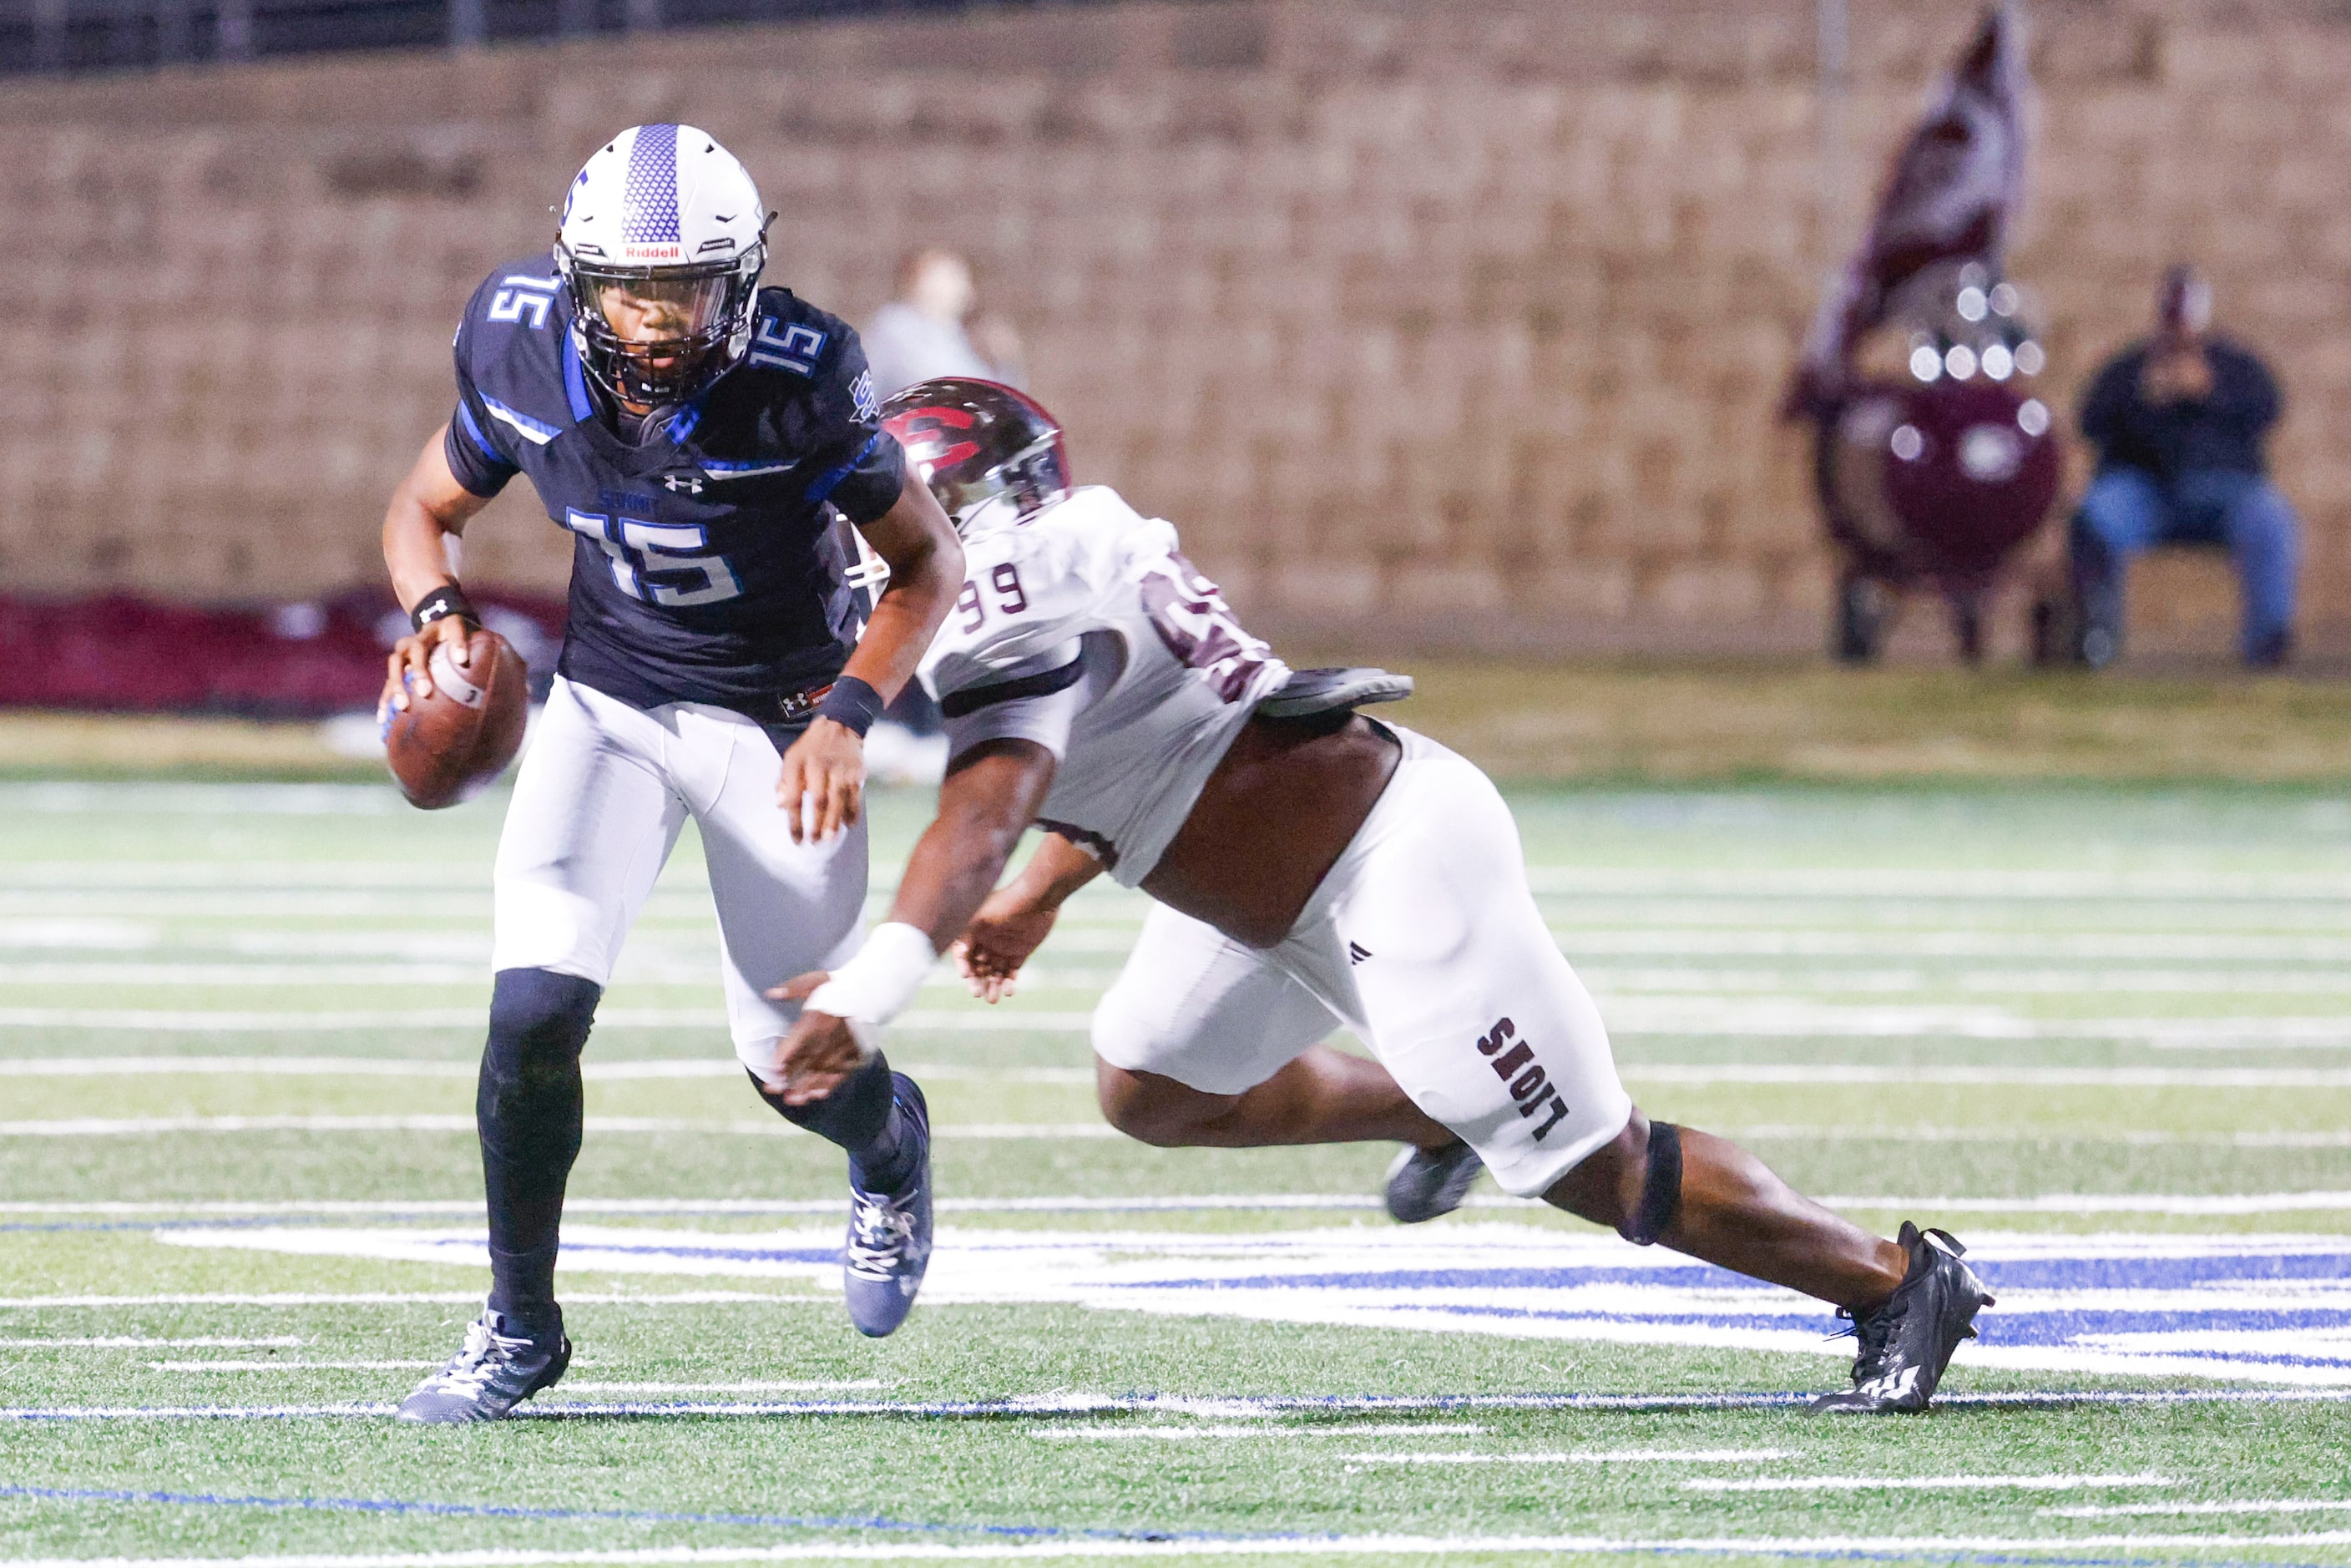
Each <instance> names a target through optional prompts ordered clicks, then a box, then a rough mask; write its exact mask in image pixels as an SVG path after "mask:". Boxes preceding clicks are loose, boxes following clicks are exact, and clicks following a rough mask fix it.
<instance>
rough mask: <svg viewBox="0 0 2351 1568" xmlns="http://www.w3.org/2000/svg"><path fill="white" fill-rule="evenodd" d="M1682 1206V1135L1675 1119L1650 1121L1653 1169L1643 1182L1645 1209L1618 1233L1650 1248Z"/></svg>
mask: <svg viewBox="0 0 2351 1568" xmlns="http://www.w3.org/2000/svg"><path fill="white" fill-rule="evenodd" d="M1681 1207H1682V1134H1681V1129H1680V1128H1678V1127H1677V1126H1675V1125H1674V1124H1672V1123H1671V1122H1652V1123H1650V1124H1649V1170H1648V1174H1647V1175H1646V1176H1644V1177H1643V1178H1642V1181H1641V1208H1640V1212H1639V1213H1637V1214H1635V1216H1634V1217H1633V1221H1632V1223H1631V1224H1630V1225H1625V1226H1620V1227H1618V1228H1617V1231H1616V1233H1617V1234H1618V1235H1619V1236H1622V1237H1623V1238H1624V1239H1625V1240H1627V1241H1630V1242H1631V1243H1632V1244H1633V1245H1634V1246H1635V1247H1650V1246H1654V1245H1656V1239H1657V1238H1658V1237H1660V1236H1663V1235H1664V1234H1665V1233H1666V1228H1667V1226H1669V1225H1671V1224H1673V1222H1674V1216H1675V1215H1677V1214H1678V1213H1679V1212H1681Z"/></svg>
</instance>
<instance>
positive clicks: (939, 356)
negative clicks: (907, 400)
mask: <svg viewBox="0 0 2351 1568" xmlns="http://www.w3.org/2000/svg"><path fill="white" fill-rule="evenodd" d="M978 298H979V294H978V290H977V288H976V287H974V286H973V283H972V278H971V266H970V264H969V263H967V262H966V261H965V260H964V258H963V257H961V256H957V255H956V253H955V252H953V251H951V250H922V251H916V252H914V254H913V255H911V256H907V257H906V259H905V260H904V261H902V262H900V263H899V264H898V297H897V298H894V299H893V300H891V301H890V302H889V303H888V304H887V305H884V306H883V307H882V308H880V309H879V310H876V311H874V312H873V319H872V320H871V321H869V322H867V323H866V325H865V329H864V338H865V357H866V359H867V360H868V361H871V362H872V366H873V390H874V392H876V393H878V394H879V395H881V396H883V397H888V396H890V395H891V394H892V393H893V392H898V391H900V390H902V389H904V388H906V387H910V386H913V385H914V383H915V382H926V381H930V380H932V379H933V378H935V377H938V376H977V377H979V378H981V379H982V380H984V381H991V382H1006V383H1007V384H1008V385H1012V386H1019V384H1020V383H1021V381H1022V379H1023V376H1022V367H1021V363H1020V338H1019V333H1018V332H1016V331H1015V330H1014V329H1013V328H1012V324H1011V323H1010V322H1008V321H1003V320H998V319H982V320H979V321H977V322H974V323H973V325H972V328H971V330H970V331H969V332H966V331H965V329H964V322H965V320H966V319H967V318H969V317H970V315H971V312H972V307H973V306H974V305H976V304H977V303H978ZM975 340H976V341H975Z"/></svg>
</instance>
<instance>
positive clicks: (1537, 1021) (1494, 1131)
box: [1093, 729, 1633, 1197]
mask: <svg viewBox="0 0 2351 1568" xmlns="http://www.w3.org/2000/svg"><path fill="white" fill-rule="evenodd" d="M1395 734H1396V737H1397V738H1398V739H1400V740H1401V741H1402V742H1403V743H1404V757H1403V758H1402V759H1401V760H1400V761H1399V762H1398V763H1397V764H1396V771H1395V778H1394V779H1391V780H1390V781H1389V784H1388V787H1387V789H1386V792H1385V793H1384V794H1383V795H1381V797H1380V800H1379V803H1378V805H1376V806H1374V808H1373V809H1372V814H1371V816H1370V817H1369V818H1367V819H1366V820H1365V821H1364V825H1363V827H1362V828H1361V829H1360V830H1359V831H1357V832H1356V834H1355V837H1354V840H1353V842H1351V843H1350V844H1349V845H1348V846H1347V849H1346V852H1344V853H1343V854H1342V855H1341V856H1340V857H1339V862H1338V864H1336V865H1335V866H1333V867H1332V869H1331V873H1330V875H1328V876H1327V877H1325V878H1323V880H1322V886H1321V887H1319V888H1317V889H1316V890H1315V893H1314V896H1313V898H1312V899H1311V900H1310V901H1309V902H1308V904H1307V905H1306V909H1305V912H1304V913H1303V914H1302V915H1300V917H1299V921H1298V924H1297V925H1296V926H1295V927H1293V928H1292V929H1291V931H1290V935H1289V936H1286V937H1284V938H1283V939H1282V941H1281V942H1280V945H1279V946H1274V947H1270V948H1256V947H1247V946H1242V945H1241V944H1240V943H1238V942H1236V941H1234V940H1233V939H1232V938H1231V937H1229V936H1225V935H1224V934H1223V933H1221V932H1219V931H1217V929H1216V928H1215V927H1213V926H1210V925H1205V924H1203V923H1202V922H1200V921H1197V920H1195V919H1193V918H1191V917H1190V916H1189V915H1179V914H1177V913H1176V912H1175V911H1174V910H1172V909H1169V908H1168V907H1167V906H1166V905H1165V904H1154V905H1153V906H1152V909H1151V913H1150V914H1149V915H1147V916H1146V917H1145V918H1144V923H1143V933H1142V936H1140V937H1139V938H1138V939H1137V940H1136V942H1135V945H1134V953H1133V954H1131V955H1130V956H1128V958H1127V961H1126V968H1125V969H1124V971H1123V972H1122V973H1121V974H1120V976H1119V977H1118V981H1117V983H1116V984H1115V985H1113V987H1112V988H1111V989H1110V991H1109V993H1108V994H1107V995H1105V996H1104V997H1103V998H1102V1005H1101V1006H1100V1007H1099V1008H1098V1009H1096V1010H1095V1012H1094V1024H1093V1039H1094V1051H1095V1053H1096V1054H1097V1055H1099V1056H1100V1057H1101V1058H1102V1060H1103V1061H1107V1062H1109V1063H1110V1064H1111V1065H1112V1066H1113V1067H1121V1068H1124V1069H1126V1070H1127V1071H1134V1072H1155V1073H1159V1074H1161V1075H1163V1076H1165V1077H1168V1078H1173V1079H1175V1081H1176V1082H1179V1083H1184V1084H1187V1085H1189V1086H1190V1087H1192V1088H1194V1089H1197V1090H1200V1091H1201V1092H1204V1093H1210V1094H1238V1093H1241V1092H1245V1091H1247V1090H1249V1089H1251V1088H1253V1087H1255V1086H1256V1085H1258V1084H1259V1083H1262V1082H1265V1081H1266V1080H1267V1079H1269V1078H1270V1077H1272V1076H1273V1075H1274V1074H1275V1073H1276V1072H1278V1071H1280V1070H1281V1068H1282V1067H1283V1066H1284V1065H1285V1064H1286V1063H1287V1062H1289V1061H1290V1060H1291V1059H1292V1058H1294V1057H1296V1056H1298V1055H1299V1054H1300V1053H1301V1052H1302V1051H1305V1050H1307V1049H1308V1048H1309V1047H1310V1046H1312V1045H1314V1044H1315V1043H1316V1042H1318V1041H1319V1040H1322V1038H1323V1037H1324V1036H1326V1035H1328V1034H1330V1033H1331V1032H1332V1030H1333V1029H1335V1028H1337V1027H1338V1026H1339V1025H1340V1024H1342V1023H1343V1024H1345V1025H1346V1026H1347V1027H1349V1028H1350V1029H1352V1030H1354V1031H1355V1034H1356V1035H1357V1037H1358V1038H1360V1039H1361V1040H1363V1041H1364V1044H1365V1045H1367V1046H1369V1047H1370V1048H1371V1051H1372V1054H1373V1055H1374V1056H1375V1057H1377V1058H1378V1059H1379V1061H1380V1062H1381V1064H1382V1065H1383V1066H1384V1067H1385V1068H1386V1069H1387V1070H1388V1071H1389V1072H1390V1073H1391V1074H1393V1075H1394V1076H1395V1081H1396V1082H1397V1083H1398V1084H1400V1085H1401V1086H1402V1087H1403V1089H1404V1091H1405V1093H1406V1094H1409V1095H1410V1096H1411V1097H1412V1100H1413V1103H1415V1104H1416V1105H1418V1106H1419V1107H1420V1108H1421V1109H1422V1110H1423V1111H1426V1113H1428V1114H1429V1115H1430V1116H1432V1117H1434V1118H1435V1119H1436V1120H1437V1121H1439V1122H1442V1123H1444V1124H1445V1125H1447V1126H1448V1127H1450V1128H1452V1129H1453V1131H1455V1132H1456V1133H1458V1134H1460V1135H1461V1136H1462V1137H1463V1138H1464V1139H1466V1140H1468V1143H1469V1144H1470V1145H1471V1146H1472V1147H1474V1148H1476V1149H1477V1151H1478V1153H1479V1156H1480V1157H1481V1158H1483V1159H1484V1160H1485V1162H1486V1168H1487V1169H1488V1170H1489V1171H1491V1172H1493V1173H1494V1179H1495V1180H1496V1181H1498V1182H1499V1183H1500V1184H1501V1185H1502V1187H1503V1188H1504V1190H1506V1191H1509V1192H1512V1193H1516V1194H1518V1195H1520V1197H1533V1196H1536V1195H1539V1194H1541V1193H1542V1192H1543V1191H1545V1190H1546V1189H1547V1188H1549V1187H1550V1186H1552V1183H1554V1182H1556V1181H1558V1180H1559V1178H1560V1177H1561V1176H1564V1175H1566V1174H1567V1172H1568V1171H1569V1170H1571V1169H1572V1168H1573V1167H1574V1166H1577V1165H1579V1164H1581V1163H1582V1162H1583V1160H1584V1158H1585V1157H1586V1156H1588V1155H1591V1154H1592V1152H1593V1150H1595V1149H1597V1148H1599V1147H1600V1145H1603V1144H1604V1143H1606V1142H1608V1141H1609V1140H1610V1139H1611V1138H1614V1136H1615V1135H1616V1134H1618V1133H1620V1132H1622V1131H1624V1128H1625V1122H1626V1121H1627V1120H1629V1119H1630V1118H1631V1116H1632V1113H1633V1102H1632V1100H1631V1099H1630V1098H1629V1097H1628V1096H1627V1095H1626V1094H1625V1088H1624V1085H1623V1084H1622V1083H1620V1082H1618V1081H1617V1078H1616V1063H1615V1060H1614V1057H1613V1056H1612V1055H1611V1053H1610V1051H1609V1049H1608V1031H1607V1029H1606V1028H1605V1027H1604V1025H1603V1024H1602V1023H1601V1021H1600V1012H1599V1009H1597V1008H1595V1007H1593V1002H1592V998H1591V997H1590V996H1589V995H1587V994H1586V993H1585V991H1584V989H1583V981H1581V980H1579V979H1577V978H1576V977H1575V971H1574V970H1573V968H1571V967H1569V966H1568V962H1567V959H1566V958H1565V957H1564V956H1562V954H1561V953H1560V950H1559V947H1558V945H1557V944H1556V943H1554V942H1553V941H1552V936H1551V932H1550V931H1549V929H1548V928H1546V927H1545V925H1543V918H1542V914H1541V910H1539V909H1538V908H1537V907H1536V906H1535V901H1534V895H1533V894H1532V893H1531V891H1529V889H1528V886H1527V872H1526V862H1525V860H1524V858H1523V856H1522V852H1521V851H1520V846H1519V830H1518V824H1517V823H1516V822H1515V821H1512V820H1511V817H1510V807H1509V806H1508V805H1507V804H1505V803H1504V801H1503V800H1502V797H1501V794H1500V792H1499V790H1497V789H1495V788H1494V786H1493V783H1492V781H1491V780H1489V779H1488V778H1487V777H1486V776H1485V775H1484V774H1483V773H1481V772H1479V770H1478V769H1477V768H1475V767H1473V766H1472V765H1471V764H1469V763H1468V762H1466V761H1464V760H1463V759H1462V758H1459V757H1457V756H1455V755H1454V754H1453V753H1452V752H1450V751H1447V749H1446V748H1445V747H1441V746H1439V745H1437V743H1436V742H1435V741H1433V740H1429V739H1427V738H1426V737H1423V736H1419V735H1415V734H1414V733H1413V732H1411V731H1410V730H1406V729H1397V730H1396V731H1395Z"/></svg>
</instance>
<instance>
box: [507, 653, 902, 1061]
mask: <svg viewBox="0 0 2351 1568" xmlns="http://www.w3.org/2000/svg"><path fill="white" fill-rule="evenodd" d="M782 769H783V759H782V758H781V757H780V756H779V755H778V752H777V750H776V747H775V743H774V742H773V741H771V740H769V739H768V734H767V732H766V731H765V730H763V729H761V728H760V727H759V726H758V724H756V723H755V722H753V721H752V720H751V719H749V718H747V717H745V716H743V715H741V714H738V713H734V712H731V711H729V710H727V709H726V708H721V707H712V706H706V705H705V704H701V703H669V704H665V705H664V706H661V707H657V708H654V709H653V710H651V711H650V712H648V711H645V710H643V709H641V708H635V707H632V706H629V705H628V704H627V703H624V702H622V701H620V700H619V699H617V698H614V697H609V696H606V695H604V694H603V693H601V692H599V691H595V690H593V689H591V688H590V687H587V686H580V685H572V684H571V683H570V682H569V681H567V680H564V679H562V678H561V677H560V676H558V677H557V679H556V682H555V689H554V691H553V692H552V693H551V694H549V697H548V699H547V709H546V711H545V712H544V713H543V714H541V715H540V716H539V722H538V729H537V730H536V731H535V732H534V733H533V735H532V737H531V742H530V750H529V752H528V755H526V756H525V757H524V758H523V761H522V768H521V770H520V772H519V773H518V774H517V777H516V779H515V789H514V800H513V801H512V803H511V804H509V805H508V806H507V821H506V829H505V831H503V832H502V833H501V834H500V835H499V837H498V858H497V872H496V880H495V883H494V886H495V889H496V894H495V901H494V908H495V911H496V917H495V924H496V940H495V942H494V944H493V947H492V953H491V960H490V963H491V967H492V968H493V969H552V970H554V971H556V972H557V973H558V974H563V975H577V976H579V977H580V978H581V979H584V980H593V981H594V982H595V983H596V984H598V985H600V986H601V985H603V984H605V983H606V982H607V981H608V980H609V979H610V978H611V973H612V966H613V963H614V962H615V961H616V960H617V959H618V958H619V957H620V955H621V944H622V941H623V940H624V939H625V938H626V937H627V936H628V934H629V927H630V926H631V925H634V924H635V923H636V918H637V911H638V910H640V909H642V908H643V907H644V902H645V895H646V894H649V893H651V892H652V891H653V880H654V879H655V878H656V877H658V876H659V875H660V874H661V869H662V866H663V863H664V862H666V861H667V860H668V859H669V852H670V850H671V849H672V848H673V847H674V846H675V844H676V843H677V835H678V832H679V831H680V830H681V829H683V828H684V825H685V819H686V818H687V817H688V816H689V815H691V816H692V817H693V818H694V820H695V824H696V825H697V826H698V827H699V828H700V829H701V831H702V852H703V858H704V860H705V862H706V863H707V865H708V866H709V870H710V894H711V899H712V902H714V903H715V904H717V906H718V937H719V947H720V952H721V965H720V967H721V970H722V973H723V975H724V977H725V980H726V1019H727V1023H728V1025H729V1027H730V1029H731V1030H732V1032H733V1034H734V1037H735V1054H736V1055H737V1056H738V1057H740V1058H741V1059H742V1061H743V1064H744V1065H745V1066H747V1067H748V1068H750V1069H751V1070H752V1071H754V1072H757V1073H758V1074H759V1075H760V1076H761V1077H762V1078H763V1079H764V1080H766V1081H767V1082H770V1083H774V1082H779V1080H778V1079H777V1078H776V1076H775V1074H774V1067H775V1061H776V1054H777V1047H778V1044H779V1043H780V1041H781V1040H782V1037H783V1036H784V1035H785V1034H787V1033H788V1032H789V1031H790V1029H791V1026H792V1023H793V1020H794V1019H798V1018H799V1010H800V1009H799V1003H798V1002H774V1001H769V1000H768V998H766V996H764V995H763V994H762V993H763V992H765V991H766V990H767V989H768V988H770V987H773V986H779V985H782V984H783V983H784V982H785V981H787V980H789V979H791V978H792V977H794V976H797V975H802V974H806V973H807V972H809V971H810V970H811V969H825V968H830V967H832V966H833V965H835V964H838V963H841V961H843V960H845V959H846V958H848V957H849V956H850V955H851V954H852V953H854V952H855V951H856V950H857V947H858V944H859V943H860V941H861V940H862V936H863V925H864V923H863V919H862V915H863V911H864V905H865V824H864V822H863V821H859V823H858V824H857V825H856V826H855V827H853V828H852V829H850V830H849V831H846V832H843V833H839V834H836V835H835V836H834V837H833V839H832V840H831V842H829V843H821V844H818V843H804V844H796V843H794V842H792V838H791V832H790V829H789V822H788V821H787V819H786V816H785V813H784V811H783V810H782V809H781V808H780V807H778V805H777V804H776V780H777V779H778V776H779V775H780V773H781V772H782Z"/></svg>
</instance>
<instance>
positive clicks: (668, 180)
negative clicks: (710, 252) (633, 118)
mask: <svg viewBox="0 0 2351 1568" xmlns="http://www.w3.org/2000/svg"><path fill="white" fill-rule="evenodd" d="M678 238H679V236H678V226H677V127H676V126H674V125H640V126H638V127H637V139H636V141H633V142H632V143H631V144H630V146H629V174H628V184H627V189H626V193H625V195H624V197H623V199H622V204H621V240H622V243H623V244H625V245H675V244H677V243H678Z"/></svg>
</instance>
